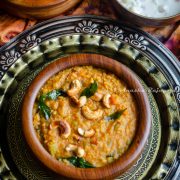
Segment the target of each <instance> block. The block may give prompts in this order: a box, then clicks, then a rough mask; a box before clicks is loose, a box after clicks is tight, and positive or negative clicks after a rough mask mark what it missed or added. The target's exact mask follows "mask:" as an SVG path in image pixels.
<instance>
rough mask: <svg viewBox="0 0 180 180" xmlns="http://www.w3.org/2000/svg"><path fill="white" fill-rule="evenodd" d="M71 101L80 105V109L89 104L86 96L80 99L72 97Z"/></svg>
mask: <svg viewBox="0 0 180 180" xmlns="http://www.w3.org/2000/svg"><path fill="white" fill-rule="evenodd" d="M71 99H72V100H73V101H74V102H75V103H76V104H77V105H78V107H82V106H84V105H85V104H86V102H87V98H86V96H81V97H80V98H79V99H78V98H77V97H75V96H72V97H71Z"/></svg>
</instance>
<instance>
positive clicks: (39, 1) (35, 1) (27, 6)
mask: <svg viewBox="0 0 180 180" xmlns="http://www.w3.org/2000/svg"><path fill="white" fill-rule="evenodd" d="M80 1H81V0H2V1H0V6H2V7H3V9H4V10H6V11H8V12H9V13H10V14H13V15H15V16H19V17H22V18H35V19H48V18H52V17H55V16H57V15H60V14H61V13H64V12H66V11H68V10H69V9H71V8H73V7H74V6H75V5H77V4H78V3H79V2H80Z"/></svg>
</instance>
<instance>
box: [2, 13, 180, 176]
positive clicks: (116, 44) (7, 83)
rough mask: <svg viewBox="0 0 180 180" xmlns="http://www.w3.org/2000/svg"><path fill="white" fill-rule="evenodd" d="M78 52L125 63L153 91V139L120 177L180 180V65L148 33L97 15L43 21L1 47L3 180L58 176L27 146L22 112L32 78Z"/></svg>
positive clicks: (151, 95) (149, 93) (149, 95)
mask: <svg viewBox="0 0 180 180" xmlns="http://www.w3.org/2000/svg"><path fill="white" fill-rule="evenodd" d="M74 53H96V54H102V55H105V56H108V57H111V58H113V59H114V60H117V61H120V62H121V63H123V64H125V65H127V66H128V67H129V68H131V69H132V70H133V71H134V72H135V73H136V74H137V75H138V76H139V78H140V79H141V81H142V84H143V85H144V87H145V89H146V91H147V93H148V97H149V101H150V105H151V111H152V117H153V118H152V128H151V132H150V135H149V138H148V141H147V143H146V146H145V148H144V150H143V152H142V154H141V156H140V158H139V160H138V161H137V162H136V164H135V165H134V166H133V167H132V168H131V169H129V170H128V171H127V172H126V173H124V174H123V175H121V176H120V177H117V179H173V178H174V179H179V171H178V167H179V162H180V154H179V153H180V152H179V137H180V132H179V131H180V130H179V121H180V116H179V110H180V64H179V62H178V61H177V59H176V58H175V57H174V56H173V55H172V54H171V53H170V52H169V51H168V50H167V49H166V48H165V47H164V46H163V45H162V44H161V43H160V42H159V41H157V40H156V39H154V38H153V37H151V36H150V35H148V34H147V33H144V32H142V31H140V30H138V29H134V28H132V27H130V26H127V25H124V24H121V23H119V22H117V21H113V20H110V19H106V18H102V17H95V16H84V17H80V16H78V17H69V18H61V19H60V18H57V19H52V20H49V21H46V22H43V23H41V24H38V25H37V26H35V27H34V28H33V29H31V30H29V31H26V32H24V33H22V34H21V35H19V36H18V37H17V38H14V39H13V40H12V41H11V42H10V43H8V44H6V45H5V46H3V47H2V48H0V148H1V151H0V178H2V179H30V180H31V179H55V178H56V175H55V174H54V173H53V172H51V171H49V170H47V169H46V168H45V167H44V166H43V165H42V164H41V163H40V162H39V161H38V160H37V159H36V157H34V155H33V154H32V153H31V151H30V149H29V148H28V146H27V144H26V142H25V140H24V137H23V134H22V128H21V118H20V108H21V102H22V99H23V96H24V93H25V91H26V88H27V87H28V86H29V84H30V83H31V81H32V80H33V78H34V77H35V76H36V75H37V74H38V73H39V72H40V71H41V70H42V69H43V68H44V67H45V66H46V65H47V64H49V63H51V62H52V61H56V60H57V59H59V58H61V57H63V56H69V55H71V54H74ZM62 179H65V178H63V177H62Z"/></svg>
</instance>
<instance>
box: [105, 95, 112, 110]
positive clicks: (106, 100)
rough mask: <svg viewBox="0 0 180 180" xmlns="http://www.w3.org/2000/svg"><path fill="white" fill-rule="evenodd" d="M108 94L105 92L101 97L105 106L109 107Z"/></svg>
mask: <svg viewBox="0 0 180 180" xmlns="http://www.w3.org/2000/svg"><path fill="white" fill-rule="evenodd" d="M110 97H111V95H110V94H105V95H104V97H103V104H104V106H105V107H107V108H110Z"/></svg>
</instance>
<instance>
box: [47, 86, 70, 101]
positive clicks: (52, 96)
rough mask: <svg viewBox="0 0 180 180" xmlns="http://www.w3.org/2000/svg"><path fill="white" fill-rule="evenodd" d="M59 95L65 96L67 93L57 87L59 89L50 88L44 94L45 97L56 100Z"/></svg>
mask: <svg viewBox="0 0 180 180" xmlns="http://www.w3.org/2000/svg"><path fill="white" fill-rule="evenodd" d="M59 96H67V94H66V92H65V91H63V90H61V89H59V90H52V91H51V92H49V93H47V95H46V97H47V98H48V99H51V100H56V99H57V98H58V97H59Z"/></svg>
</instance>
